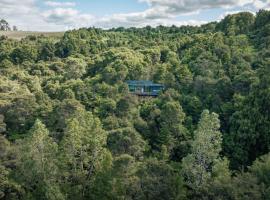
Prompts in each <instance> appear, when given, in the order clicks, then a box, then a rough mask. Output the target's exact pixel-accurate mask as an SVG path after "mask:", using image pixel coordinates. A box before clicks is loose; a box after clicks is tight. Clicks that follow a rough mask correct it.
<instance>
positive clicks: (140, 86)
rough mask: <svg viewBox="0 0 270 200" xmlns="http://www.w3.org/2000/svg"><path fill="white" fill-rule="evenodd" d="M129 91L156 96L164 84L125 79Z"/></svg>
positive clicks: (139, 94)
mask: <svg viewBox="0 0 270 200" xmlns="http://www.w3.org/2000/svg"><path fill="white" fill-rule="evenodd" d="M126 83H127V84H128V88H129V92H130V93H132V94H136V95H138V96H153V97H155V96H158V95H159V93H160V92H162V90H164V86H163V85H162V84H156V83H153V82H152V81H127V82H126Z"/></svg>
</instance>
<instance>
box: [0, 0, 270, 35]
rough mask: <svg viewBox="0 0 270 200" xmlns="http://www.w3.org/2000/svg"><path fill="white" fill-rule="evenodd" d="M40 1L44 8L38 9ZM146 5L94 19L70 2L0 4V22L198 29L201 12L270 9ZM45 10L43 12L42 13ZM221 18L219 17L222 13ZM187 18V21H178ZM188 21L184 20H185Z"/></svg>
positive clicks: (214, 1) (230, 3) (203, 2)
mask: <svg viewBox="0 0 270 200" xmlns="http://www.w3.org/2000/svg"><path fill="white" fill-rule="evenodd" d="M38 1H42V2H43V3H45V5H47V6H48V7H46V8H42V9H41V8H39V7H38V4H37V2H38ZM137 1H139V2H146V3H147V4H148V6H149V7H148V9H146V10H144V11H142V12H131V13H125V14H123V13H118V14H113V15H109V16H106V15H105V16H101V17H96V16H93V15H91V14H85V13H82V12H80V11H79V10H77V9H76V7H75V6H76V3H75V1H73V0H67V1H61V2H60V1H56V0H0V18H5V19H7V20H8V21H9V22H10V23H11V24H12V25H18V26H19V28H21V29H24V30H39V31H55V30H57V31H58V30H66V29H67V28H79V27H85V26H96V27H102V28H111V27H119V26H124V27H134V26H135V27H142V26H146V25H151V26H157V25H168V26H170V25H177V26H180V25H200V24H202V23H205V22H206V21H201V20H197V21H196V20H192V15H194V14H198V13H200V12H201V11H202V10H207V9H215V8H225V9H227V12H225V13H224V14H223V15H222V17H224V15H225V14H232V12H235V11H233V10H247V9H248V10H252V11H256V10H258V9H268V8H270V0H137ZM44 9H45V10H44ZM221 14H222V13H221ZM186 15H189V16H190V20H179V19H181V17H183V16H186ZM186 18H187V17H185V19H186Z"/></svg>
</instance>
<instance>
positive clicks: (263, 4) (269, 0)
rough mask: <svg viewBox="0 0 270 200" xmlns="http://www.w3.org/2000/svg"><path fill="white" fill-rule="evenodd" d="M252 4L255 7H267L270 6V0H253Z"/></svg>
mask: <svg viewBox="0 0 270 200" xmlns="http://www.w3.org/2000/svg"><path fill="white" fill-rule="evenodd" d="M253 5H254V7H255V8H256V9H269V8H270V0H264V1H254V3H253Z"/></svg>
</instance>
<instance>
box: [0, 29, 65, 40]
mask: <svg viewBox="0 0 270 200" xmlns="http://www.w3.org/2000/svg"><path fill="white" fill-rule="evenodd" d="M2 35H5V36H7V37H9V38H11V39H16V40H20V39H22V38H25V37H27V36H29V35H34V36H40V35H44V36H47V37H61V36H63V35H64V32H31V31H0V36H2Z"/></svg>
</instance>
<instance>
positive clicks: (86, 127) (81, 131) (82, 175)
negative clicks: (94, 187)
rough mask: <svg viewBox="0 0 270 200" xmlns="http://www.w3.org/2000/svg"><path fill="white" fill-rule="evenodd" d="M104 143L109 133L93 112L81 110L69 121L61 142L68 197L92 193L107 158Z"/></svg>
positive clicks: (79, 197)
mask: <svg viewBox="0 0 270 200" xmlns="http://www.w3.org/2000/svg"><path fill="white" fill-rule="evenodd" d="M105 143H106V133H105V131H104V130H103V129H102V128H101V124H100V121H99V120H98V118H96V117H94V116H93V115H92V113H90V112H86V111H85V110H83V109H80V110H78V111H77V112H76V113H75V114H74V116H73V117H72V118H70V119H69V120H68V122H67V127H66V129H65V132H64V137H63V139H62V141H61V142H60V160H61V164H60V166H61V169H62V172H63V179H64V191H65V193H66V194H67V195H68V196H69V198H72V199H82V198H84V196H85V195H86V193H87V192H89V191H88V189H87V188H89V187H90V186H91V183H93V181H94V178H95V175H96V173H97V172H99V171H100V170H101V163H102V162H103V160H104V159H105V158H106V155H107V150H106V149H105V148H104V145H105ZM70 180H73V181H72V182H70Z"/></svg>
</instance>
